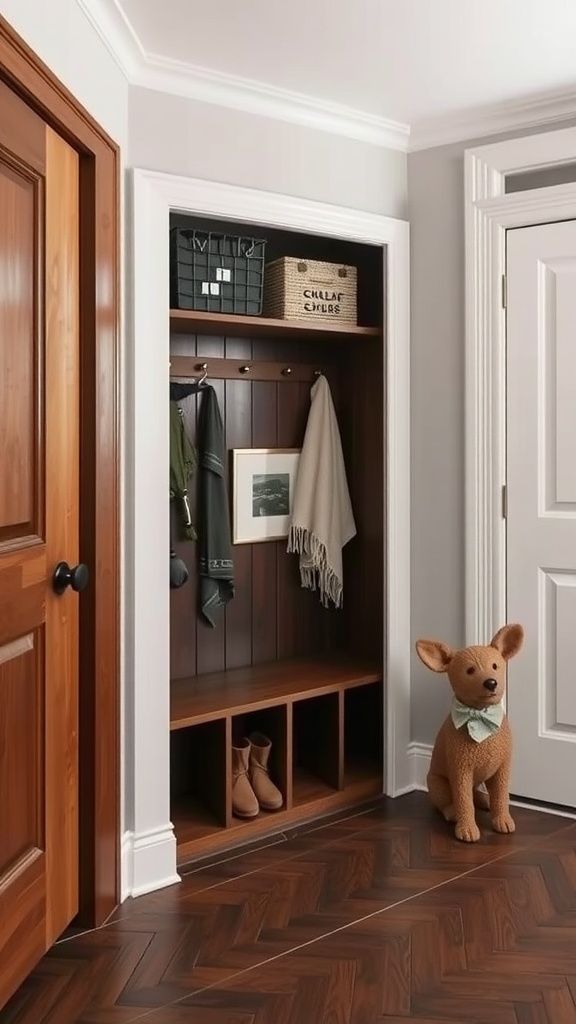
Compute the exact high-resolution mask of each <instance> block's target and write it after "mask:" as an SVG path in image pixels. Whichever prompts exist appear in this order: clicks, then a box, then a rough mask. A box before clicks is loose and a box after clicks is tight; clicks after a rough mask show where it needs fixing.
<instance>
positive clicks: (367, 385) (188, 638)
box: [171, 333, 384, 679]
mask: <svg viewBox="0 0 576 1024" xmlns="http://www.w3.org/2000/svg"><path fill="white" fill-rule="evenodd" d="M361 346H362V347H361V351H351V350H350V348H349V347H342V348H339V347H338V346H337V345H333V346H332V345H330V346H327V345H326V344H325V343H320V344H318V343H316V344H312V343H311V344H306V343H301V342H288V343H286V342H276V341H260V340H259V341H250V340H247V339H233V338H220V337H203V336H200V335H199V336H196V335H193V334H190V335H186V334H181V333H178V334H175V335H173V337H172V341H171V352H172V354H173V355H189V356H196V355H197V356H198V358H199V361H202V360H201V358H200V357H205V358H207V359H208V360H209V357H210V356H212V357H228V358H235V359H244V358H245V359H247V360H251V361H256V360H258V359H262V360H275V361H283V360H285V361H286V365H289V364H290V363H292V364H293V363H295V362H298V361H300V362H306V363H308V364H310V363H314V364H317V365H318V368H320V369H322V371H323V372H324V373H325V374H326V376H327V378H328V380H329V382H330V386H331V390H332V396H333V399H334V403H335V406H336V411H337V415H338V420H339V426H340V430H341V434H342V442H343V448H344V453H345V460H346V468H347V475H348V481H349V486H350V491H351V495H352V502H353V507H354V514H355V518H356V523H357V528H358V536H357V537H356V538H355V539H354V540H353V541H351V542H350V544H349V545H348V548H347V550H346V551H345V583H344V608H343V609H342V610H338V611H336V610H334V609H329V610H326V609H324V608H323V607H322V606H321V604H320V601H319V596H318V594H317V593H315V592H311V591H308V590H304V589H302V587H301V586H300V576H299V571H298V558H297V556H295V555H292V554H288V553H287V552H286V541H285V540H282V541H277V542H264V543H259V544H241V545H235V546H234V548H233V557H234V567H235V582H236V596H235V598H234V600H233V601H232V602H230V604H229V605H228V606H227V608H226V609H225V610H224V611H223V612H222V613H221V616H220V622H219V624H218V626H217V627H216V629H212V628H211V627H210V626H208V625H207V624H205V623H204V622H203V620H202V619H201V618H200V617H199V616H198V613H197V601H198V594H197V583H196V545H195V543H194V542H191V541H182V540H179V539H178V537H179V528H178V525H177V522H176V519H175V516H174V513H173V514H172V528H173V541H174V549H175V551H176V554H177V555H178V556H179V557H181V558H183V560H184V561H185V563H186V565H187V566H188V569H189V572H190V577H189V581H188V582H187V583H186V585H185V586H184V587H182V588H181V589H179V590H175V591H172V592H171V675H172V678H173V679H181V678H186V677H189V676H193V675H200V674H203V673H207V672H215V671H219V670H222V669H225V668H226V669H230V668H239V667H241V666H245V665H251V664H258V663H262V662H266V661H274V660H276V659H283V658H288V657H291V656H297V655H304V654H313V653H322V652H323V651H326V650H331V649H334V648H337V647H345V648H348V649H353V650H356V651H358V652H360V653H362V652H363V653H365V654H366V655H367V656H376V657H380V656H381V653H382V643H383V636H382V621H383V620H382V615H383V592H384V580H383V572H382V559H383V528H382V524H383V435H382V430H383V427H382V423H383V413H382V408H383V406H382V390H383V387H382V376H383V371H382V366H383V353H382V349H383V346H382V343H381V342H380V341H379V340H374V341H372V340H369V341H368V342H366V341H365V340H364V339H363V340H362V342H361ZM210 383H211V384H212V385H213V387H214V389H215V391H216V394H217V396H218V402H219V404H220V409H221V412H222V417H223V420H224V426H225V437H226V448H227V450H228V451H229V450H230V449H232V448H251V447H255V448H256V447H258V448H267V447H270V448H275V447H301V445H302V441H303V438H304V432H305V428H306V422H307V416H308V411H309V408H310V387H311V385H312V383H313V381H311V382H310V385H309V384H302V383H298V382H294V381H291V380H289V379H287V380H285V381H284V380H283V381H281V382H278V383H276V382H264V381H250V380H249V379H245V378H242V379H239V380H237V381H236V380H229V381H222V380H216V379H211V380H210ZM201 401H202V398H201V396H198V397H196V396H191V397H190V398H188V399H186V400H185V401H184V402H183V403H182V407H183V409H184V414H185V422H186V426H187V429H188V433H189V436H190V438H191V440H193V441H196V424H197V415H198V411H199V408H200V402H201ZM196 487H197V481H196V482H195V481H194V480H193V481H192V482H191V486H190V492H191V497H192V510H193V515H195V511H196V510H195V495H196Z"/></svg>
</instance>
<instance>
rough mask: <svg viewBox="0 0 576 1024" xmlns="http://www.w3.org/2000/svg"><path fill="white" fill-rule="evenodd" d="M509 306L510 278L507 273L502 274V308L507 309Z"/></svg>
mask: <svg viewBox="0 0 576 1024" xmlns="http://www.w3.org/2000/svg"><path fill="white" fill-rule="evenodd" d="M507 306H508V278H507V277H506V274H502V309H506V308H507Z"/></svg>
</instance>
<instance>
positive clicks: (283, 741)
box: [232, 704, 292, 815]
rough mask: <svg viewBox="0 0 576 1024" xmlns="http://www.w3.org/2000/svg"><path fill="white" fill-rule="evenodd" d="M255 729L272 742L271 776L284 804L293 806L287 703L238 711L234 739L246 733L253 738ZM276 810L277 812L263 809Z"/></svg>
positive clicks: (233, 727) (234, 723) (234, 719)
mask: <svg viewBox="0 0 576 1024" xmlns="http://www.w3.org/2000/svg"><path fill="white" fill-rule="evenodd" d="M253 733H260V734H262V735H263V736H266V737H267V738H268V739H269V740H270V742H271V743H272V749H271V752H270V760H269V762H268V767H269V770H270V778H271V779H272V782H273V783H274V785H276V786H278V789H279V790H280V792H281V793H282V796H283V797H284V807H285V808H286V807H290V806H291V781H292V780H291V778H290V770H289V765H288V750H289V742H288V714H287V706H286V705H285V704H281V705H279V706H278V707H272V708H261V709H260V710H259V711H247V712H245V713H242V714H239V715H235V716H234V718H233V719H232V742H233V744H234V745H236V744H237V743H238V741H239V740H241V739H242V738H243V737H246V738H247V739H250V737H251V736H252V735H253ZM262 813H263V814H264V815H266V813H268V815H269V814H271V813H276V812H262Z"/></svg>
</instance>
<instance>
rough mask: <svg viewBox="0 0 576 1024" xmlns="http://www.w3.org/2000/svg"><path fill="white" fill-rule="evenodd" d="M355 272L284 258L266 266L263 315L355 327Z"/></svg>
mask: <svg viewBox="0 0 576 1024" xmlns="http://www.w3.org/2000/svg"><path fill="white" fill-rule="evenodd" d="M357 278H358V274H357V269H356V267H348V266H342V265H341V264H338V263H323V262H320V261H318V260H302V259H297V258H296V257H293V256H283V257H282V258H281V259H278V260H274V262H273V263H268V264H267V265H266V277H265V283H264V315H265V316H269V317H273V318H274V319H276V320H329V321H331V322H332V323H341V324H356V323H357V322H358V315H357Z"/></svg>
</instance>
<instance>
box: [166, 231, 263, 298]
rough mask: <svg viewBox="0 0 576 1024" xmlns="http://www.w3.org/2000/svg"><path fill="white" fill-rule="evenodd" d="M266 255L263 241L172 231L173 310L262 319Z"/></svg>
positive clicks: (208, 233) (232, 236) (171, 273)
mask: <svg viewBox="0 0 576 1024" xmlns="http://www.w3.org/2000/svg"><path fill="white" fill-rule="evenodd" d="M265 250H266V242H265V241H264V240H263V239H261V238H250V237H247V236H245V235H225V234H221V233H219V232H215V231H196V230H195V229H192V228H172V229H171V231H170V305H171V307H172V309H197V310H200V311H202V312H204V313H243V314H245V315H246V316H260V314H261V312H262V296H263V290H264V254H265Z"/></svg>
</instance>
